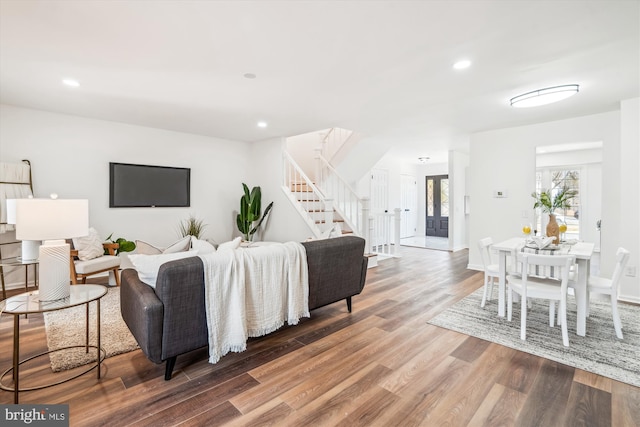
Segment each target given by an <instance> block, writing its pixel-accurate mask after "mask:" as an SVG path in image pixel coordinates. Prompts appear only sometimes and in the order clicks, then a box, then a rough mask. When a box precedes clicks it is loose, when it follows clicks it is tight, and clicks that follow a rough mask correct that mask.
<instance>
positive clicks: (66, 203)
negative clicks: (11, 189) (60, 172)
mask: <svg viewBox="0 0 640 427" xmlns="http://www.w3.org/2000/svg"><path fill="white" fill-rule="evenodd" d="M88 234H89V201H88V200H69V199H67V200H58V199H57V198H55V197H54V195H52V198H51V199H16V239H19V240H23V241H24V240H42V241H43V243H42V245H41V246H40V248H39V267H40V284H39V289H40V290H39V298H40V301H54V300H58V299H62V298H66V297H68V296H69V294H70V284H69V278H70V269H69V263H70V257H71V248H70V246H69V244H68V243H67V242H66V241H65V240H64V239H70V238H72V237H81V236H86V235H88Z"/></svg>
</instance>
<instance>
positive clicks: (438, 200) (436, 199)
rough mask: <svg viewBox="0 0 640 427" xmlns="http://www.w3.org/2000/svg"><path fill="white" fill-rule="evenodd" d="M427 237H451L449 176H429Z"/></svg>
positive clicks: (427, 189) (427, 183)
mask: <svg viewBox="0 0 640 427" xmlns="http://www.w3.org/2000/svg"><path fill="white" fill-rule="evenodd" d="M425 179H426V209H425V212H426V219H425V235H426V236H435V237H447V238H448V237H449V175H433V176H427V177H425Z"/></svg>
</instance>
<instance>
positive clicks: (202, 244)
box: [191, 236, 216, 254]
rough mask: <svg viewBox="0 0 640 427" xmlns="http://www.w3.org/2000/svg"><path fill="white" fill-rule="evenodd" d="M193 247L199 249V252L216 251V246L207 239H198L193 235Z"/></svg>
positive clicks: (209, 252)
mask: <svg viewBox="0 0 640 427" xmlns="http://www.w3.org/2000/svg"><path fill="white" fill-rule="evenodd" d="M191 249H192V250H194V251H198V253H199V254H212V253H214V252H215V251H216V247H215V246H213V245H212V244H211V243H209V242H207V241H205V240H199V239H196V237H195V236H191Z"/></svg>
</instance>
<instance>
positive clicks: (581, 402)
mask: <svg viewBox="0 0 640 427" xmlns="http://www.w3.org/2000/svg"><path fill="white" fill-rule="evenodd" d="M639 421H640V420H639ZM610 423H611V393H607V392H606V391H602V390H598V389H597V388H593V387H589V386H587V385H584V384H581V383H577V382H574V383H573V385H572V386H571V393H570V394H569V401H568V402H567V407H566V409H565V416H564V423H563V424H564V425H565V426H567V427H578V426H586V425H588V426H591V427H600V426H608V425H609V424H610Z"/></svg>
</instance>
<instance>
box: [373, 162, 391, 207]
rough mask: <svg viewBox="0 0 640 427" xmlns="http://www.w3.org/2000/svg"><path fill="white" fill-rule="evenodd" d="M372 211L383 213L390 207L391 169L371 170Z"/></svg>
mask: <svg viewBox="0 0 640 427" xmlns="http://www.w3.org/2000/svg"><path fill="white" fill-rule="evenodd" d="M370 203H371V212H373V213H382V212H386V211H387V210H388V209H389V171H388V170H386V169H373V170H372V171H371V202H370Z"/></svg>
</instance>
